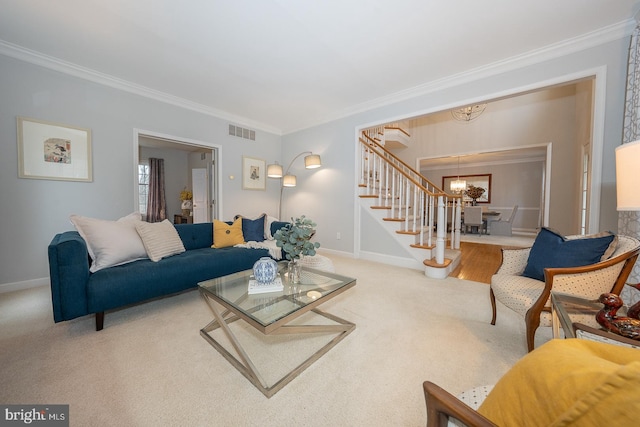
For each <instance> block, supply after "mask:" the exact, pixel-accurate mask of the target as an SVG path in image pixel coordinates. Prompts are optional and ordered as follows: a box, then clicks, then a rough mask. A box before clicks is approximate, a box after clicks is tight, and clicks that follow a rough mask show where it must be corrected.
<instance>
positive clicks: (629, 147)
mask: <svg viewBox="0 0 640 427" xmlns="http://www.w3.org/2000/svg"><path fill="white" fill-rule="evenodd" d="M639 169H640V141H634V142H629V143H627V144H622V145H621V146H619V147H618V148H616V193H617V197H618V210H619V211H640V185H639V184H640V171H639Z"/></svg>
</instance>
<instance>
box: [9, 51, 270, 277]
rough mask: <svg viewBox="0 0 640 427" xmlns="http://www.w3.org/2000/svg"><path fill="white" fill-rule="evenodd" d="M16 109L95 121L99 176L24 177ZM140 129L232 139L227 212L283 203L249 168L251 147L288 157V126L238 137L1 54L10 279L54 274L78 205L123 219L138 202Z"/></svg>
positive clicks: (226, 170)
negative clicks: (55, 246)
mask: <svg viewBox="0 0 640 427" xmlns="http://www.w3.org/2000/svg"><path fill="white" fill-rule="evenodd" d="M16 116H24V117H31V118H35V119H40V120H47V121H52V122H57V123H62V124H68V125H73V126H78V127H82V128H89V129H91V134H92V139H93V144H92V146H93V182H90V183H85V182H65V181H51V180H36V179H19V178H18V171H17V167H18V166H17V144H16ZM134 129H143V130H146V131H152V132H157V133H162V134H167V135H171V136H176V137H182V138H188V139H193V140H197V141H202V142H208V143H212V144H217V145H219V146H221V147H222V149H221V162H220V167H221V168H222V176H223V179H222V204H223V205H222V206H223V210H222V215H221V216H222V218H223V219H230V218H232V217H233V216H234V215H235V214H237V213H243V214H245V215H250V213H251V212H254V211H255V210H256V207H259V209H260V211H262V212H268V213H270V214H272V215H275V213H276V212H277V195H278V190H279V186H278V185H279V183H278V181H277V180H267V190H266V191H250V190H242V179H241V176H242V156H243V155H245V156H251V157H256V158H262V159H264V160H266V161H267V163H270V162H272V161H274V160H276V159H279V157H280V144H281V143H280V140H281V137H280V136H279V135H274V134H270V133H266V132H262V131H257V134H256V141H250V140H246V139H242V138H238V137H233V136H228V135H227V133H228V122H226V121H225V120H221V119H217V118H215V117H211V116H208V115H205V114H200V113H197V112H194V111H190V110H186V109H182V108H178V107H175V106H172V105H168V104H165V103H162V102H158V101H154V100H151V99H148V98H143V97H141V96H137V95H133V94H130V93H126V92H123V91H120V90H116V89H112V88H109V87H106V86H102V85H99V84H96V83H92V82H89V81H86V80H82V79H79V78H75V77H72V76H69V75H66V74H62V73H58V72H55V71H52V70H49V69H46V68H42V67H39V66H35V65H31V64H29V63H26V62H22V61H19V60H16V59H12V58H9V57H5V56H0V147H2V154H1V155H0V200H1V202H0V217H1V218H3V220H2V221H0V254H1V255H0V285H1V284H7V283H15V282H23V281H30V280H35V279H41V278H44V277H48V274H49V273H48V261H47V245H48V244H49V242H50V241H51V239H52V238H53V236H54V235H55V234H56V233H59V232H61V231H65V230H71V229H72V225H71V224H70V222H69V220H68V218H69V215H70V214H78V215H84V216H90V217H96V218H104V219H117V218H119V217H121V216H124V215H126V214H128V213H130V212H132V211H134V210H136V207H135V206H134V190H135V187H134V184H133V183H134V165H133V158H134V150H133V138H134V136H133V135H134ZM230 175H233V176H234V177H235V179H234V180H230V179H229V176H230ZM167 197H171V195H170V194H167Z"/></svg>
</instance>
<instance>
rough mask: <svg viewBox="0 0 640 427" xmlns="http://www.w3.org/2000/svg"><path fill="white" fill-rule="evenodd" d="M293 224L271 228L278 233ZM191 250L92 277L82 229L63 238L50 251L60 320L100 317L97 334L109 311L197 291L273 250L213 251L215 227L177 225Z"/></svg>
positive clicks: (56, 318) (55, 307)
mask: <svg viewBox="0 0 640 427" xmlns="http://www.w3.org/2000/svg"><path fill="white" fill-rule="evenodd" d="M285 224H287V223H283V222H274V223H273V224H271V231H272V233H274V232H275V230H277V229H279V228H280V227H282V226H283V225H285ZM175 228H176V230H177V232H178V235H179V236H180V239H181V240H182V243H183V244H184V247H185V249H186V251H185V252H183V253H181V254H178V255H173V256H170V257H168V258H163V259H161V260H160V261H158V262H153V261H151V260H149V259H141V260H137V261H134V262H130V263H128V264H123V265H118V266H112V267H108V268H104V269H102V270H99V271H96V272H95V273H91V272H90V271H89V266H90V263H91V259H90V258H89V253H88V251H87V245H86V243H85V241H84V239H83V238H82V237H81V236H80V234H79V233H78V232H77V231H67V232H64V233H60V234H57V235H56V236H55V237H54V238H53V240H52V241H51V243H50V244H49V248H48V255H49V273H50V277H51V298H52V300H53V318H54V321H55V322H56V323H57V322H62V321H65V320H71V319H74V318H76V317H80V316H85V315H88V314H94V313H95V315H96V330H98V331H99V330H101V329H102V328H103V326H104V313H105V311H107V310H113V309H117V308H121V307H124V306H126V305H129V304H134V303H139V302H142V301H145V300H149V299H152V298H157V297H161V296H165V295H170V294H173V293H177V292H180V291H183V290H186V289H190V288H194V287H196V286H197V285H198V282H201V281H204V280H208V279H212V278H215V277H221V276H225V275H227V274H232V273H236V272H238V271H242V270H247V269H250V268H252V267H253V264H254V263H255V262H256V261H257V260H258V259H260V257H263V256H269V251H268V250H267V249H248V248H239V247H233V246H230V247H225V248H217V249H213V248H211V245H212V244H213V225H212V224H211V223H201V224H176V225H175Z"/></svg>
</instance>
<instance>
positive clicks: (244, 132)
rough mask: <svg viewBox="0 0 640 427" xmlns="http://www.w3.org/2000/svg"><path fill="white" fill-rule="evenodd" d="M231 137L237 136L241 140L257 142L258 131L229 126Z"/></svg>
mask: <svg viewBox="0 0 640 427" xmlns="http://www.w3.org/2000/svg"><path fill="white" fill-rule="evenodd" d="M229 135H231V136H237V137H239V138H244V139H250V140H251V141H255V140H256V131H255V130H251V129H245V128H241V127H240V126H235V125H229Z"/></svg>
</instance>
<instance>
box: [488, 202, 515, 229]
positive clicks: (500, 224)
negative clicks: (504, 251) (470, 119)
mask: <svg viewBox="0 0 640 427" xmlns="http://www.w3.org/2000/svg"><path fill="white" fill-rule="evenodd" d="M516 212H518V205H515V206H514V207H513V210H512V211H511V215H510V216H509V218H508V219H505V220H502V219H501V220H498V221H491V228H490V229H489V230H487V233H491V234H495V235H498V236H511V235H512V234H513V230H512V227H513V219H514V218H515V217H516Z"/></svg>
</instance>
